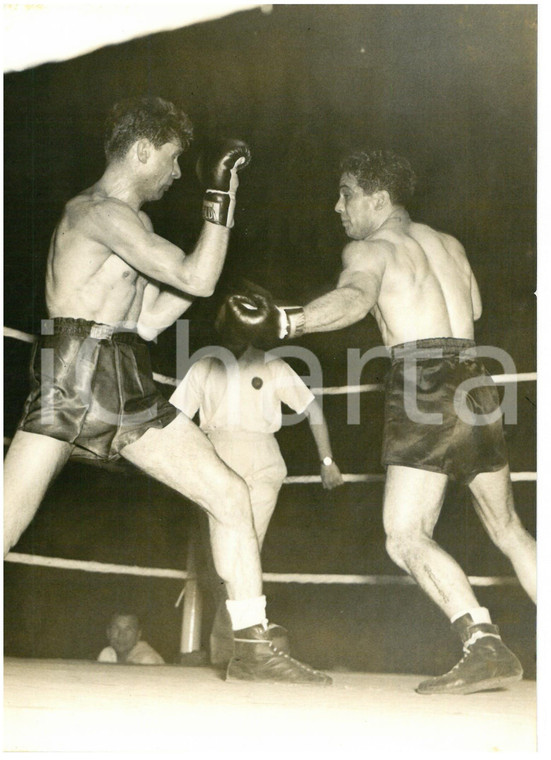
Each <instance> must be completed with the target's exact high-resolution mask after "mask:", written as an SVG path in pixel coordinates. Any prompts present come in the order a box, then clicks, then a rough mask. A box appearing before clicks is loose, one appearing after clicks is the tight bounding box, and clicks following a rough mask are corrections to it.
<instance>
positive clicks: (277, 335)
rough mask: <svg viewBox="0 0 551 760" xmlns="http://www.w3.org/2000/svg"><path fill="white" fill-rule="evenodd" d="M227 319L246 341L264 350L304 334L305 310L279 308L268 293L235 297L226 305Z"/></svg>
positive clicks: (294, 307) (230, 298) (300, 308)
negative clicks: (265, 346) (286, 339)
mask: <svg viewBox="0 0 551 760" xmlns="http://www.w3.org/2000/svg"><path fill="white" fill-rule="evenodd" d="M225 316H226V320H227V321H228V322H231V323H232V324H233V325H235V328H234V332H236V333H237V332H238V333H239V334H240V335H241V336H242V338H243V339H245V340H246V341H247V342H248V343H252V344H253V345H258V346H259V347H262V346H263V345H266V344H273V343H277V342H278V341H280V340H283V339H284V338H295V337H298V336H299V335H302V333H303V332H304V310H303V309H302V307H301V306H276V305H275V303H274V302H273V300H272V298H271V296H270V295H269V294H267V292H266V291H263V292H262V293H254V292H248V293H246V294H242V293H235V294H234V295H231V296H229V297H228V298H227V299H226V302H225Z"/></svg>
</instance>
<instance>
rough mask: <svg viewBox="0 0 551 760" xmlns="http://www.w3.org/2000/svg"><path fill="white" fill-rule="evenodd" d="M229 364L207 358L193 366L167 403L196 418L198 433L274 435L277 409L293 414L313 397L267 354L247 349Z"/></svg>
mask: <svg viewBox="0 0 551 760" xmlns="http://www.w3.org/2000/svg"><path fill="white" fill-rule="evenodd" d="M228 356H229V357H230V359H229V361H225V362H224V361H222V360H221V359H220V358H218V357H214V356H207V357H203V358H202V359H200V360H199V361H198V362H196V363H195V364H193V365H192V366H191V368H190V369H189V371H188V373H187V374H186V376H185V377H184V379H183V380H182V382H181V383H180V385H179V386H178V387H177V388H176V390H175V391H174V393H173V394H172V396H171V397H170V402H171V404H173V405H174V406H175V407H176V408H177V409H180V410H181V411H182V412H184V414H186V415H187V416H188V417H190V418H192V417H193V416H194V415H195V414H196V412H197V411H198V412H199V419H200V425H201V428H202V429H203V430H240V431H248V432H252V433H274V432H276V431H277V430H279V429H280V427H281V423H282V413H281V404H282V403H284V404H286V405H287V406H289V407H290V408H291V409H293V411H295V412H296V413H297V414H300V413H302V412H303V411H304V410H305V409H306V408H307V407H308V406H309V405H310V404H311V403H312V401H313V400H314V394H313V393H312V392H311V391H310V389H309V388H308V387H307V386H306V385H305V384H304V382H303V381H302V379H301V378H300V377H299V376H298V375H297V373H296V372H295V371H294V370H292V369H291V367H290V366H289V365H288V364H287V363H286V362H285V361H283V359H280V358H279V357H278V356H274V355H272V354H270V352H269V351H266V352H264V351H260V350H259V349H256V348H253V347H249V348H248V349H247V350H246V351H245V352H244V353H243V354H242V355H241V356H240V357H239V359H236V358H235V357H233V356H232V355H230V354H229V352H228Z"/></svg>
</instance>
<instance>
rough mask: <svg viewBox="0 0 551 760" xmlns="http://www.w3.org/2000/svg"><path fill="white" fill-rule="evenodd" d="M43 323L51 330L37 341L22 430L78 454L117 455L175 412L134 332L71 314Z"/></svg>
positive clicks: (108, 457)
mask: <svg viewBox="0 0 551 760" xmlns="http://www.w3.org/2000/svg"><path fill="white" fill-rule="evenodd" d="M45 324H46V326H47V328H50V329H47V332H48V333H50V334H43V335H41V337H40V339H39V340H38V341H37V343H36V344H35V346H34V350H33V355H32V359H31V367H30V382H31V392H30V394H29V396H28V398H27V401H26V402H25V406H24V409H23V415H22V418H21V420H20V422H19V425H18V428H19V429H20V430H24V431H26V432H29V433H40V434H41V435H47V436H49V437H50V438H57V439H58V440H60V441H66V442H67V443H72V444H74V446H75V447H76V448H75V449H74V451H73V456H75V455H76V456H79V457H85V458H86V457H89V458H92V459H102V460H116V459H119V457H120V451H121V449H122V448H124V447H125V446H127V445H128V444H129V443H133V442H134V441H136V440H137V439H138V438H140V437H141V436H142V435H143V434H144V433H145V431H146V430H148V429H149V428H150V427H157V428H162V427H165V426H166V425H168V424H169V422H172V420H173V419H174V418H175V417H176V416H177V414H178V412H177V410H176V409H175V408H174V407H173V406H172V405H171V404H169V403H168V401H166V400H165V399H164V397H163V396H162V395H161V394H160V392H159V391H158V390H157V387H156V385H155V383H154V382H153V376H152V371H151V364H150V358H149V348H148V345H147V343H146V342H145V341H144V340H142V339H141V338H140V337H139V336H138V335H137V334H136V333H135V332H115V330H114V328H113V327H111V326H110V325H102V324H96V323H94V322H89V321H87V320H84V319H72V318H65V317H63V318H55V319H53V320H48V321H46V322H45ZM43 332H46V331H43Z"/></svg>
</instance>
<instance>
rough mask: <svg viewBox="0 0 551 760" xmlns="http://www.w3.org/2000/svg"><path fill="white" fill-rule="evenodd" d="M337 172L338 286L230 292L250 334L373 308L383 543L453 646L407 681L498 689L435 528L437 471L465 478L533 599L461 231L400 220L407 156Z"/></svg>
mask: <svg viewBox="0 0 551 760" xmlns="http://www.w3.org/2000/svg"><path fill="white" fill-rule="evenodd" d="M341 170H342V175H341V179H340V188H339V200H338V202H337V204H336V207H335V210H336V211H337V213H338V214H339V215H340V217H341V221H342V224H343V226H344V229H345V232H346V234H347V236H348V237H349V238H350V239H351V240H350V242H349V243H348V244H347V245H346V246H345V248H344V251H343V255H342V261H343V270H342V273H341V275H340V278H339V281H338V284H337V287H336V288H335V289H334V290H332V291H330V292H329V293H326V294H325V295H323V296H321V297H320V298H317V299H315V300H314V301H312V302H311V303H309V304H307V305H306V306H304V307H298V306H294V307H286V306H284V307H279V306H277V305H276V304H274V303H273V301H271V299H270V298H268V297H266V296H265V295H264V294H256V295H254V296H253V297H250V296H247V295H243V294H239V293H236V294H234V296H233V301H232V306H233V308H234V310H235V313H236V314H237V315H238V316H239V317H240V319H241V321H242V323H243V325H247V326H248V329H249V331H250V334H251V339H252V340H253V341H254V340H262V341H266V340H268V339H270V338H271V339H272V342H273V341H274V340H278V339H283V338H286V337H287V338H293V337H299V336H300V335H302V334H304V333H313V332H325V331H332V330H338V329H341V328H343V327H347V326H348V325H351V324H354V323H355V322H358V321H359V320H361V319H363V318H364V317H365V316H366V315H367V314H368V313H372V314H373V316H374V317H375V319H376V321H377V324H378V326H379V329H380V331H381V334H382V338H383V341H384V344H385V346H386V347H388V351H389V354H390V355H391V359H392V366H391V370H390V375H389V380H388V384H387V391H386V402H385V439H384V443H383V461H384V463H385V464H386V467H387V474H386V484H385V493H384V503H383V521H384V527H385V531H386V536H387V551H388V553H389V555H390V557H391V558H392V559H393V560H394V562H396V564H397V565H398V566H399V567H401V568H402V569H403V570H405V571H406V572H407V573H409V574H410V575H411V576H412V577H413V578H414V579H415V580H416V581H417V583H418V584H419V585H420V586H421V588H422V589H423V590H424V591H425V592H426V593H427V594H428V596H429V597H430V598H431V599H432V600H433V601H434V602H435V603H436V604H437V605H438V606H439V607H440V609H441V610H442V611H443V612H444V614H445V615H447V616H448V618H449V619H450V622H451V625H452V627H453V629H454V630H455V631H456V632H457V633H458V634H459V636H460V638H461V640H462V642H463V648H464V656H463V657H462V659H461V660H460V661H459V662H458V663H457V665H455V666H454V667H453V668H452V669H451V670H450V671H449V672H448V673H446V674H444V675H442V676H439V677H436V678H431V679H429V680H426V681H423V682H422V683H421V684H419V686H418V688H417V691H418V692H419V693H421V694H467V693H470V692H475V691H480V690H483V689H489V688H496V687H500V686H503V685H505V684H507V683H510V682H512V681H516V680H519V679H520V678H522V666H521V664H520V662H519V661H518V659H517V658H516V657H515V655H514V654H513V653H512V652H511V651H510V650H509V649H508V648H507V647H506V646H505V644H504V643H503V642H502V640H501V637H500V635H499V630H498V628H497V626H496V625H494V624H493V623H492V621H491V618H490V614H489V612H488V610H487V609H486V608H483V607H481V606H480V605H479V603H478V601H477V599H476V597H475V595H474V592H473V590H472V588H471V586H470V584H469V581H468V579H467V576H466V575H465V573H464V572H463V570H462V569H461V568H460V567H459V565H458V564H457V562H456V561H455V560H454V559H453V558H452V557H451V556H450V555H449V554H448V553H447V552H445V551H444V550H443V549H442V547H440V546H439V545H438V544H437V543H436V542H435V541H434V539H433V531H434V528H435V526H436V523H437V520H438V517H439V515H440V511H441V508H442V504H443V501H444V495H445V491H446V485H447V482H448V478H456V479H459V480H461V481H464V482H466V483H467V484H468V487H469V489H470V490H471V493H472V495H473V502H474V506H475V509H476V511H477V514H478V515H479V517H480V519H481V521H482V523H483V525H484V527H485V529H486V531H487V532H488V534H489V536H490V538H491V539H492V540H493V542H494V543H495V544H496V546H497V547H498V548H499V549H501V551H502V552H503V553H504V554H505V555H506V556H507V557H508V559H509V560H510V561H511V563H512V565H513V568H514V570H515V572H516V574H517V576H518V579H519V581H520V583H521V585H522V586H523V588H524V589H525V591H526V592H527V594H528V595H529V596H530V598H531V599H532V600H533V601H534V603H535V601H536V543H535V540H534V539H533V537H532V536H530V535H529V533H528V532H527V531H526V530H525V529H524V527H523V526H522V524H521V522H520V520H519V517H518V515H517V513H516V511H515V507H514V500H513V493H512V485H511V478H510V474H509V468H508V464H507V458H506V454H505V445H504V441H503V432H502V421H501V419H499V420H497V421H496V417H498V416H499V415H500V411H501V410H500V409H499V399H498V396H497V392H496V390H495V388H493V387H492V381H491V379H490V378H489V377H488V374H487V372H486V370H485V369H484V367H483V365H482V363H481V362H480V359H479V358H478V357H476V349H475V344H474V321H475V320H477V319H478V318H479V317H480V315H481V311H482V305H481V299H480V293H479V290H478V287H477V283H476V280H475V277H474V275H473V272H472V270H471V267H470V266H469V262H468V260H467V257H466V255H465V251H464V249H463V246H462V245H461V244H460V243H459V241H458V240H456V239H455V238H453V237H452V236H450V235H447V234H445V233H443V232H439V231H436V230H434V229H432V228H430V227H428V226H427V225H424V224H418V223H416V222H413V221H412V220H411V219H410V217H409V215H408V213H407V211H406V209H405V204H406V203H407V201H408V199H409V198H410V196H411V195H412V193H413V191H414V186H415V175H414V173H413V170H412V169H411V166H410V164H409V162H408V161H407V160H406V159H404V158H402V157H400V156H397V155H396V154H394V153H392V152H389V151H373V152H371V153H365V152H360V153H357V154H354V155H351V156H349V157H348V158H347V159H345V160H344V161H343V162H342V165H341ZM473 381H474V382H473ZM496 412H497V414H496ZM475 415H476V416H475ZM469 420H470V422H469Z"/></svg>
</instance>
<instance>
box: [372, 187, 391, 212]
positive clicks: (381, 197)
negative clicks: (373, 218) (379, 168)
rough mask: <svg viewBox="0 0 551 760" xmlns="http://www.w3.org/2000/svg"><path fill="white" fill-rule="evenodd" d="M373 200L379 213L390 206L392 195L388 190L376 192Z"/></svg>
mask: <svg viewBox="0 0 551 760" xmlns="http://www.w3.org/2000/svg"><path fill="white" fill-rule="evenodd" d="M372 198H373V201H374V203H375V209H376V210H377V211H381V209H383V208H384V207H385V206H388V205H390V195H389V193H388V190H375V192H374V193H373V195H372Z"/></svg>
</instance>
